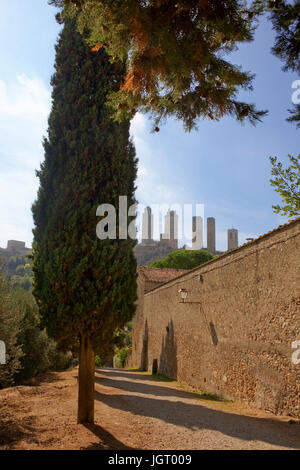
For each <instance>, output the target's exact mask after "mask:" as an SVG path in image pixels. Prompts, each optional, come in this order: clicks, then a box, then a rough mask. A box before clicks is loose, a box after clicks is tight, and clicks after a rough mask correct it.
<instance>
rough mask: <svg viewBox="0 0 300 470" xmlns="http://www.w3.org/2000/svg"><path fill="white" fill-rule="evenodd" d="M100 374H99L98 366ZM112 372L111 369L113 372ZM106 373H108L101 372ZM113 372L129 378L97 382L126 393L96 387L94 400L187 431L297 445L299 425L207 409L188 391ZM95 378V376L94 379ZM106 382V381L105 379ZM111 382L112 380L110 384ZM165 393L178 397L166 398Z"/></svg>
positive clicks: (274, 443)
mask: <svg viewBox="0 0 300 470" xmlns="http://www.w3.org/2000/svg"><path fill="white" fill-rule="evenodd" d="M99 372H100V371H99ZM101 374H103V372H102V370H101ZM113 374H114V372H111V376H113ZM103 375H108V374H105V373H104V374H103ZM115 376H122V377H126V378H128V379H129V378H131V379H132V381H131V382H128V381H121V380H116V381H114V380H113V379H107V378H106V379H100V380H99V383H100V384H103V385H106V386H109V387H115V388H118V389H123V390H126V391H128V392H133V394H132V395H130V394H127V395H126V394H116V395H110V394H109V395H107V394H102V393H100V392H99V391H96V392H95V398H96V400H99V401H101V402H103V403H105V404H106V405H107V406H109V407H111V408H114V409H119V410H122V411H126V412H130V413H132V414H134V415H138V416H145V417H150V418H156V419H159V420H162V421H164V422H165V423H168V424H172V425H175V426H182V427H185V428H187V429H190V430H191V431H197V430H205V429H207V430H212V431H217V432H220V433H222V434H224V435H227V436H230V437H233V438H236V439H242V440H243V441H261V442H265V443H268V444H272V445H276V446H282V447H287V448H296V449H300V436H299V425H298V424H295V425H290V424H288V423H283V422H279V421H277V420H275V419H272V418H270V419H268V418H256V417H251V416H243V415H238V414H233V413H230V412H224V411H222V410H215V409H210V408H207V407H205V406H203V405H202V404H201V403H199V404H198V403H197V404H195V403H188V402H187V400H191V398H192V397H191V395H190V394H188V393H184V392H180V391H178V390H174V389H168V388H167V387H159V386H154V385H148V384H143V383H141V382H134V379H135V376H137V378H138V379H139V380H140V379H141V376H140V375H138V374H133V375H131V373H130V372H128V371H126V372H124V373H123V372H121V371H120V372H118V373H117V374H115ZM97 382H98V379H97ZM105 382H106V383H105ZM112 382H115V384H113V383H112ZM134 392H135V393H145V394H146V393H148V394H153V395H155V396H160V397H161V396H163V397H164V398H162V399H160V398H155V396H154V397H153V398H151V397H147V396H146V397H143V396H138V395H136V394H134ZM167 396H170V397H171V396H172V397H175V398H178V400H173V401H172V400H168V398H166V397H167Z"/></svg>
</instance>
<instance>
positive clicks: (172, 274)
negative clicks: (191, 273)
mask: <svg viewBox="0 0 300 470" xmlns="http://www.w3.org/2000/svg"><path fill="white" fill-rule="evenodd" d="M187 272H188V269H169V268H164V269H159V268H148V267H147V266H140V267H138V275H139V276H140V277H141V278H142V279H143V280H144V281H150V282H168V281H171V280H172V279H175V278H176V277H178V276H180V275H182V274H185V273H187Z"/></svg>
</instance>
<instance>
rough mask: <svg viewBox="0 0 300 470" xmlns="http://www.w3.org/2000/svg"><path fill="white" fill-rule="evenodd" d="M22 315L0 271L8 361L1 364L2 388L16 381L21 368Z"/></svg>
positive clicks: (2, 336)
mask: <svg viewBox="0 0 300 470" xmlns="http://www.w3.org/2000/svg"><path fill="white" fill-rule="evenodd" d="M20 321H21V315H20V313H19V311H18V309H17V308H16V306H15V305H14V302H13V298H12V291H11V289H10V287H9V285H8V283H7V281H6V279H5V277H4V275H3V274H2V273H1V272H0V340H1V341H3V342H4V343H5V346H6V363H5V364H2V365H1V364H0V388H5V387H10V386H11V385H13V384H14V383H15V376H16V375H17V374H18V372H19V371H20V370H21V367H22V366H21V359H22V355H23V352H22V349H21V346H20V345H19V344H18V334H19V332H20Z"/></svg>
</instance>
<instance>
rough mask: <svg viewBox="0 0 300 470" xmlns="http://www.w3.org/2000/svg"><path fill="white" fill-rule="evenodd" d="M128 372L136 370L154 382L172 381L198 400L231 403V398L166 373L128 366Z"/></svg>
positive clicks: (179, 388)
mask: <svg viewBox="0 0 300 470" xmlns="http://www.w3.org/2000/svg"><path fill="white" fill-rule="evenodd" d="M128 371H129V372H138V373H139V374H142V375H144V376H147V378H149V380H153V381H154V382H166V383H172V384H173V385H174V387H175V388H177V389H178V390H182V391H184V392H187V393H190V394H191V395H193V397H195V398H197V399H198V400H203V401H213V402H216V403H224V404H225V403H233V400H228V399H227V398H224V397H221V396H219V395H215V394H213V393H209V392H205V391H204V390H200V389H197V388H196V387H193V386H191V385H188V384H186V383H184V382H178V381H177V380H175V379H171V378H170V377H167V376H166V375H163V374H160V373H157V374H151V372H148V371H146V372H145V371H142V370H141V369H137V368H135V367H129V368H128Z"/></svg>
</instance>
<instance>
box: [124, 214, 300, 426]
mask: <svg viewBox="0 0 300 470" xmlns="http://www.w3.org/2000/svg"><path fill="white" fill-rule="evenodd" d="M200 275H201V276H200ZM181 288H185V289H187V290H188V292H189V295H188V298H187V301H188V302H200V304H197V303H184V304H183V303H180V302H179V300H180V299H179V294H178V290H179V289H181ZM139 294H140V298H139V307H138V310H137V314H136V318H135V321H134V334H133V352H132V364H133V365H135V366H137V367H141V368H143V369H144V370H151V369H152V365H153V361H154V360H155V359H156V360H157V361H158V370H159V372H161V373H163V374H165V375H167V376H169V377H172V378H176V379H177V380H179V381H182V382H185V383H187V384H190V385H192V386H195V387H197V388H200V389H202V390H205V391H207V392H210V393H215V394H217V395H219V396H223V397H226V398H229V399H235V400H239V401H244V402H247V403H248V404H250V405H253V406H256V407H259V408H262V409H265V410H269V411H272V412H273V413H276V414H285V415H290V416H295V417H298V418H300V364H297V362H299V361H298V360H297V358H300V353H299V355H298V354H297V351H296V350H295V349H292V343H293V342H295V341H296V340H300V220H298V221H295V222H293V223H291V224H288V225H286V226H283V227H279V228H278V229H277V230H274V231H273V232H270V233H269V234H266V235H264V236H263V237H260V238H259V239H257V240H255V241H254V242H251V243H249V244H247V245H244V246H242V247H240V248H238V249H235V250H233V251H231V252H229V253H227V254H225V255H223V256H221V257H220V258H218V259H215V260H212V261H210V262H208V263H206V264H205V265H202V266H201V267H199V268H197V269H195V270H192V271H190V272H189V273H187V274H184V275H183V276H180V277H178V278H176V279H175V280H173V281H170V282H168V283H166V284H164V285H162V286H160V287H158V288H156V289H154V290H152V291H151V292H148V293H146V294H145V295H143V294H142V289H141V290H140V293H139ZM298 348H299V349H300V346H298ZM299 352H300V351H299ZM293 353H294V356H293V358H294V362H293V361H292V355H293ZM295 358H296V361H295ZM295 362H296V363H295Z"/></svg>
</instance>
